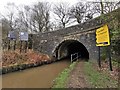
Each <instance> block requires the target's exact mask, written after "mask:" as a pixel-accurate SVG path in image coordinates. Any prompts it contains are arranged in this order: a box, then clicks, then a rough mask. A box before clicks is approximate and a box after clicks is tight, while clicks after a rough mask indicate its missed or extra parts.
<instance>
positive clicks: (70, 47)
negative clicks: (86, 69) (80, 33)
mask: <svg viewBox="0 0 120 90" xmlns="http://www.w3.org/2000/svg"><path fill="white" fill-rule="evenodd" d="M75 53H78V56H79V58H81V59H87V60H88V59H89V53H88V51H87V49H86V47H85V46H84V45H83V44H82V43H80V42H79V41H77V40H66V41H63V42H62V43H60V44H59V46H58V47H57V48H56V50H55V57H56V58H57V59H63V58H70V57H71V54H75Z"/></svg>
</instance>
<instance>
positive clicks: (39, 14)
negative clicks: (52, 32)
mask: <svg viewBox="0 0 120 90" xmlns="http://www.w3.org/2000/svg"><path fill="white" fill-rule="evenodd" d="M49 9H50V7H49V4H48V3H42V2H38V3H37V4H35V5H34V7H33V8H32V21H33V22H32V23H33V26H34V27H35V28H36V30H39V32H44V31H46V30H47V31H48V29H49Z"/></svg>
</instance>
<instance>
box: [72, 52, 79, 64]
mask: <svg viewBox="0 0 120 90" xmlns="http://www.w3.org/2000/svg"><path fill="white" fill-rule="evenodd" d="M78 55H79V54H78V53H74V54H71V62H73V61H74V60H78V58H79V56H78Z"/></svg>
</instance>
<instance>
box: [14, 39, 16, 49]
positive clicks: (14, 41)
mask: <svg viewBox="0 0 120 90" xmlns="http://www.w3.org/2000/svg"><path fill="white" fill-rule="evenodd" d="M15 49H16V40H14V51H15Z"/></svg>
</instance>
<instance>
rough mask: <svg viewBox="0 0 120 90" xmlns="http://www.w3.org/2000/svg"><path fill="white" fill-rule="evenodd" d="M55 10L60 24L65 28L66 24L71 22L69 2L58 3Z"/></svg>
mask: <svg viewBox="0 0 120 90" xmlns="http://www.w3.org/2000/svg"><path fill="white" fill-rule="evenodd" d="M53 12H54V14H55V15H56V16H57V18H56V20H57V21H58V22H59V24H61V25H62V27H63V28H65V26H66V24H68V23H69V22H70V17H69V4H67V3H59V4H57V5H55V6H54V8H53Z"/></svg>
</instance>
